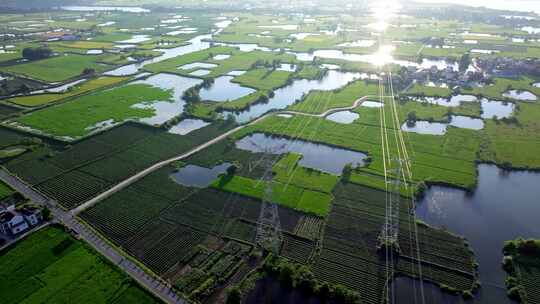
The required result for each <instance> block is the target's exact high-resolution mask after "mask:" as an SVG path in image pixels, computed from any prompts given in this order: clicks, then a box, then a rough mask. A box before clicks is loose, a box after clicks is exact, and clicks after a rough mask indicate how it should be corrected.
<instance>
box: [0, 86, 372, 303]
mask: <svg viewBox="0 0 540 304" xmlns="http://www.w3.org/2000/svg"><path fill="white" fill-rule="evenodd" d="M367 99H368V96H364V97H362V98H359V99H357V100H356V101H355V102H354V103H353V105H351V106H349V107H342V108H333V109H329V110H327V111H325V112H324V113H321V114H309V113H302V112H296V111H279V112H272V113H268V114H266V115H263V116H261V117H259V118H257V119H256V120H254V121H252V122H250V123H248V124H245V125H241V126H238V127H236V128H234V129H232V130H229V131H227V132H225V133H224V134H222V135H220V136H218V137H216V138H214V139H212V140H210V141H208V142H206V143H204V144H202V145H199V146H197V147H195V148H193V149H192V150H190V151H188V152H186V153H184V154H182V155H178V156H175V157H173V158H170V159H167V160H164V161H161V162H159V163H157V164H154V165H152V166H150V167H148V168H146V169H144V170H143V171H141V172H139V173H137V174H135V175H133V176H131V177H129V178H128V179H126V180H124V181H122V182H120V183H118V184H116V185H115V186H114V187H112V188H111V189H109V190H107V191H105V192H103V193H101V194H99V195H98V196H96V197H94V198H93V199H91V200H89V201H87V202H85V203H83V204H82V205H80V206H79V207H77V208H75V209H73V210H71V211H65V210H64V209H62V208H61V207H60V206H59V205H58V203H57V202H55V201H53V200H51V199H49V198H47V197H46V196H45V195H43V194H41V193H40V192H39V191H37V190H35V189H33V188H32V187H30V186H28V185H27V184H26V183H24V182H23V181H22V180H20V179H19V178H17V177H15V176H13V175H11V174H9V173H8V172H7V171H5V170H3V169H0V180H2V181H4V182H5V183H7V184H8V185H10V186H11V187H12V188H13V189H15V190H17V191H18V192H19V193H21V194H22V195H24V196H25V197H27V198H29V199H31V200H32V201H34V202H35V203H37V204H41V205H44V206H48V207H49V208H50V210H51V212H52V215H53V216H54V218H55V220H57V221H59V222H62V223H63V224H64V225H65V226H66V227H68V228H69V229H71V230H73V231H75V232H76V233H77V234H78V235H79V237H80V238H82V239H84V240H85V241H86V242H87V243H88V244H90V245H91V246H92V247H93V248H94V249H95V250H96V251H98V252H100V253H101V254H102V255H103V256H105V257H106V258H107V259H109V260H110V261H111V262H113V263H114V264H116V265H117V266H118V267H120V268H121V269H122V270H124V271H125V272H126V273H127V274H128V275H129V276H130V277H131V278H133V279H134V280H136V281H137V282H138V283H139V284H141V285H142V286H144V287H145V288H146V289H148V290H149V291H150V292H152V293H153V294H154V295H155V296H157V297H159V298H160V299H162V300H163V301H165V302H166V303H171V304H184V303H186V302H185V300H183V299H182V298H181V297H180V296H179V295H178V294H176V293H175V292H174V290H173V289H172V288H171V286H170V285H169V284H168V283H167V282H165V281H163V280H162V279H161V278H159V277H155V276H152V275H149V274H147V273H146V272H145V271H144V270H143V269H142V268H141V267H139V265H137V264H136V263H134V262H132V261H131V260H129V259H128V258H126V257H125V255H124V254H123V253H122V252H120V250H118V249H117V248H115V247H113V246H111V245H110V244H109V243H107V240H106V239H105V238H104V237H102V236H101V235H99V234H97V233H95V232H94V231H93V230H92V229H90V228H88V227H87V226H85V225H84V224H82V223H81V222H79V221H78V219H77V217H76V215H77V214H79V213H80V212H82V211H84V210H86V209H88V208H90V207H91V206H93V205H94V204H96V203H97V202H99V201H101V200H103V199H105V198H106V197H108V196H110V195H112V194H114V193H115V192H118V191H120V190H122V189H124V188H125V187H127V186H129V185H131V184H133V183H134V182H136V181H137V180H139V179H141V178H143V177H144V176H146V175H148V174H150V173H152V172H154V171H156V170H158V169H160V168H162V167H164V166H166V165H168V164H171V163H173V162H175V161H178V160H182V159H185V158H187V157H189V156H191V155H193V154H195V153H198V152H200V151H201V150H203V149H205V148H207V147H209V146H211V145H213V144H215V143H218V142H220V141H222V140H224V139H225V138H227V137H229V136H230V135H232V134H234V133H236V132H238V131H240V130H242V129H243V128H245V127H247V126H250V125H253V124H256V123H258V122H260V121H262V120H264V119H265V118H267V117H269V116H272V115H276V114H291V115H304V116H311V117H325V116H327V115H330V114H332V113H335V112H339V111H346V110H353V109H355V108H356V107H358V106H359V105H361V104H362V103H363V102H364V101H366V100H367Z"/></svg>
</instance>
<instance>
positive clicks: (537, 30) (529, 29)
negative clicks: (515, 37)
mask: <svg viewBox="0 0 540 304" xmlns="http://www.w3.org/2000/svg"><path fill="white" fill-rule="evenodd" d="M521 30H522V31H524V32H527V33H529V34H533V35H536V34H540V27H532V26H524V27H522V28H521Z"/></svg>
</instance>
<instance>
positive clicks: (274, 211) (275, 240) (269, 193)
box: [252, 142, 285, 254]
mask: <svg viewBox="0 0 540 304" xmlns="http://www.w3.org/2000/svg"><path fill="white" fill-rule="evenodd" d="M252 145H254V146H257V147H259V145H257V144H256V143H254V142H252ZM284 146H285V145H281V146H278V147H272V148H266V147H265V148H262V149H261V148H260V147H259V149H260V150H261V151H263V152H264V155H263V157H262V160H261V161H260V162H259V163H258V164H257V165H263V166H264V168H265V172H264V175H263V177H262V179H261V181H260V182H263V183H264V188H265V190H264V195H263V200H262V204H261V211H260V214H259V219H258V221H257V235H256V237H255V241H256V243H257V245H258V246H260V247H261V248H264V249H265V250H268V251H270V252H272V253H274V254H278V253H279V250H280V249H281V243H282V241H283V236H282V234H281V223H280V220H279V212H278V206H277V204H276V203H275V201H274V198H273V178H272V177H273V176H272V167H273V165H274V160H273V157H272V155H279V154H281V153H280V151H282V150H283V147H284Z"/></svg>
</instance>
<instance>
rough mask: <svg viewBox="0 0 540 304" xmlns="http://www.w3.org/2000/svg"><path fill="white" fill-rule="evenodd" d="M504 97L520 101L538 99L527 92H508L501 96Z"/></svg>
mask: <svg viewBox="0 0 540 304" xmlns="http://www.w3.org/2000/svg"><path fill="white" fill-rule="evenodd" d="M503 96H504V97H507V98H512V99H516V100H521V101H536V100H537V99H538V97H537V96H536V95H534V94H533V93H531V92H529V91H520V90H510V91H508V92H506V93H504V94H503Z"/></svg>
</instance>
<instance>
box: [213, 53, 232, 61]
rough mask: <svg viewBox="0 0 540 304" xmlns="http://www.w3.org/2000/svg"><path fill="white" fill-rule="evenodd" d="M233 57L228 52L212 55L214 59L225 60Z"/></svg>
mask: <svg viewBox="0 0 540 304" xmlns="http://www.w3.org/2000/svg"><path fill="white" fill-rule="evenodd" d="M229 58H231V55H228V54H218V55H215V56H214V57H212V59H213V60H225V59H229Z"/></svg>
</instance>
